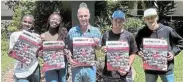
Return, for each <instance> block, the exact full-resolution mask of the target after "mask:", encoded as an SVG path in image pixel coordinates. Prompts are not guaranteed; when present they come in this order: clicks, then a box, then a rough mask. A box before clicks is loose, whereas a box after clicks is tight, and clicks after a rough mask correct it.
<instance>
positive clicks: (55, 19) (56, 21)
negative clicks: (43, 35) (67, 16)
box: [49, 15, 61, 28]
mask: <svg viewBox="0 0 183 82" xmlns="http://www.w3.org/2000/svg"><path fill="white" fill-rule="evenodd" d="M60 21H61V17H60V16H59V15H52V16H51V18H50V21H49V24H50V27H51V28H56V27H58V26H59V25H60Z"/></svg>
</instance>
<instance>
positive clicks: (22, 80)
mask: <svg viewBox="0 0 183 82" xmlns="http://www.w3.org/2000/svg"><path fill="white" fill-rule="evenodd" d="M33 26H34V17H33V16H32V15H25V16H23V18H22V21H21V23H20V27H19V31H16V32H13V33H12V34H11V35H10V44H9V54H10V53H11V51H12V49H13V46H14V45H15V43H16V42H17V40H18V38H19V36H20V35H21V33H22V30H27V31H29V32H31V29H32V28H33ZM34 34H35V33H34ZM35 36H39V35H38V34H35ZM33 60H35V61H36V62H35V63H34V64H33V65H32V66H28V67H27V64H25V63H22V62H20V61H16V63H15V67H14V77H15V82H40V67H39V64H38V61H37V60H38V59H33ZM33 60H32V61H33ZM30 68H31V69H30Z"/></svg>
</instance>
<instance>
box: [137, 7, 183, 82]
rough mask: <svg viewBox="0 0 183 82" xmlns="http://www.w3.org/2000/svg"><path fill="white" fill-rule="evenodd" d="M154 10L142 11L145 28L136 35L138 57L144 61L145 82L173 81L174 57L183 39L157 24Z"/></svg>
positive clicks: (171, 30)
mask: <svg viewBox="0 0 183 82" xmlns="http://www.w3.org/2000/svg"><path fill="white" fill-rule="evenodd" d="M157 21H158V13H157V11H156V9H154V8H149V9H146V10H145V11H144V22H145V23H146V26H144V27H143V28H142V29H140V30H139V31H138V33H137V35H136V42H137V46H138V50H139V51H138V55H139V56H140V57H142V59H143V61H144V71H145V81H146V82H157V78H158V76H160V78H161V80H162V81H163V82H175V81H174V57H175V56H176V55H177V54H178V53H179V52H180V51H181V50H182V49H183V38H182V37H181V36H179V35H178V34H177V33H176V32H175V31H174V30H173V29H172V28H171V27H169V26H165V25H163V24H161V23H158V22H157Z"/></svg>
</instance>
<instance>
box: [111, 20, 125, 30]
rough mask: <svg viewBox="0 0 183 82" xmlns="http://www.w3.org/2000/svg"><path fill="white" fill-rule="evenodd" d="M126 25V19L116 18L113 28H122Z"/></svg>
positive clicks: (113, 21)
mask: <svg viewBox="0 0 183 82" xmlns="http://www.w3.org/2000/svg"><path fill="white" fill-rule="evenodd" d="M123 24H124V19H120V18H114V19H112V27H113V28H121V27H122V26H123Z"/></svg>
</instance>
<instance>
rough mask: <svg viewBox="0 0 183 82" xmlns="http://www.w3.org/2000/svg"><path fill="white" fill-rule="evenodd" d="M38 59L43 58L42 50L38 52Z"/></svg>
mask: <svg viewBox="0 0 183 82" xmlns="http://www.w3.org/2000/svg"><path fill="white" fill-rule="evenodd" d="M38 57H41V58H42V57H43V50H40V51H38Z"/></svg>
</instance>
